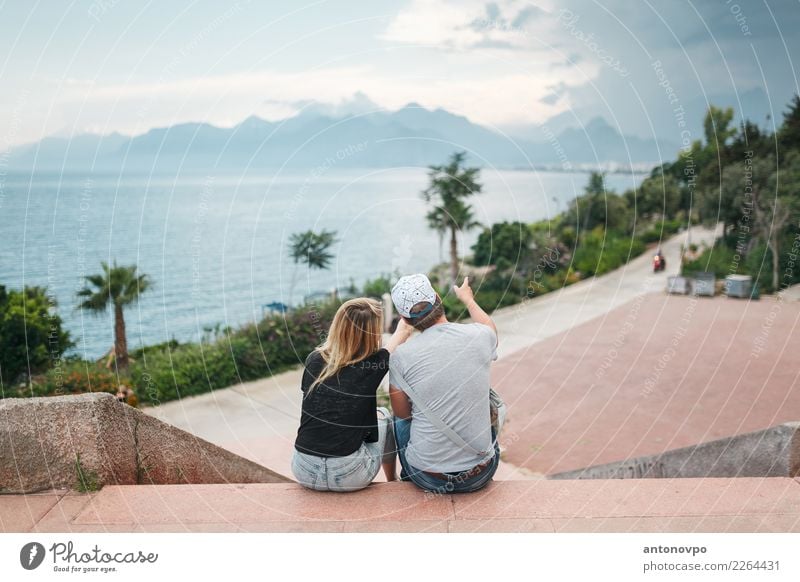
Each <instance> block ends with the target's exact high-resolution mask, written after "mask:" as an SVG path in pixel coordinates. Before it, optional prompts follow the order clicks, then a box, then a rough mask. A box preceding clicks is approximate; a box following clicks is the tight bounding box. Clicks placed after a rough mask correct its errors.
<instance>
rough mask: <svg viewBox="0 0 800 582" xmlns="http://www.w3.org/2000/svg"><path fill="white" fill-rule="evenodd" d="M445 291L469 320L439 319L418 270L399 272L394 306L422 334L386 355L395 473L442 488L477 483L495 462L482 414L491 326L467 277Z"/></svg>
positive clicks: (439, 309)
mask: <svg viewBox="0 0 800 582" xmlns="http://www.w3.org/2000/svg"><path fill="white" fill-rule="evenodd" d="M453 290H454V291H455V294H456V297H458V299H459V300H460V301H461V302H462V303H464V305H465V306H466V307H467V310H468V311H469V315H470V317H471V318H472V321H473V322H474V323H471V324H462V323H451V322H449V321H447V317H445V314H444V308H443V306H442V300H441V298H440V297H439V295H438V294H437V293H436V291H435V290H434V289H433V287H432V286H431V283H430V281H429V280H428V278H427V277H426V276H425V275H421V274H417V275H408V276H405V277H402V278H401V279H400V280H399V281H398V282H397V284H396V285H395V286H394V288H393V289H392V301H393V302H394V305H395V308H396V309H397V312H398V313H399V314H400V316H401V317H402V318H403V319H405V321H406V322H407V323H409V324H411V325H412V326H413V327H414V328H415V329H417V330H418V331H420V332H422V333H420V334H418V335H416V336H415V337H413V338H411V339H410V340H409V341H408V342H406V343H405V344H403V345H401V346H399V347H398V348H397V349H396V350H395V352H394V353H393V354H392V355H391V358H390V361H389V378H390V386H389V394H390V397H391V401H392V409H393V410H394V415H395V420H394V429H395V438H396V439H397V449H398V455H399V457H400V464H401V466H402V471H401V473H400V478H401V479H402V480H404V481H408V480H410V481H412V482H414V483H415V484H416V485H418V486H419V487H421V488H423V489H426V490H428V491H436V492H442V493H449V492H466V491H476V490H478V489H480V488H482V487H484V486H485V485H486V484H487V483H488V482H489V481H491V479H492V476H493V475H494V473H495V472H496V471H497V466H498V464H499V462H500V452H499V448H498V446H497V442H496V435H495V434H494V431H493V430H492V428H491V420H490V412H489V365H490V364H491V362H492V360H493V359H496V357H497V354H496V348H497V328H496V327H495V325H494V322H493V321H492V319H491V318H490V317H489V316H488V315H487V314H486V312H485V311H484V310H483V309H481V307H480V306H479V305H478V304H477V303H476V302H475V298H474V296H473V294H472V289H471V288H470V286H469V279H468V278H464V282H463V284H462V285H461V286H460V287H456V286H454V287H453Z"/></svg>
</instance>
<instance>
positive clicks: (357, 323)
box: [292, 298, 413, 491]
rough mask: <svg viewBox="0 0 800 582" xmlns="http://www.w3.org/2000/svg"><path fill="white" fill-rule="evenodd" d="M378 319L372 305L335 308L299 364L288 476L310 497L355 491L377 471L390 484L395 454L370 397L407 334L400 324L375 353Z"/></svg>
mask: <svg viewBox="0 0 800 582" xmlns="http://www.w3.org/2000/svg"><path fill="white" fill-rule="evenodd" d="M382 320H383V313H382V308H381V304H380V302H378V301H375V300H373V299H366V298H359V299H351V300H349V301H346V302H345V303H343V304H342V306H341V307H339V309H338V311H337V312H336V315H335V316H334V318H333V323H331V326H330V330H329V333H328V337H327V339H326V340H325V342H324V343H323V344H322V345H321V346H319V347H318V348H317V349H316V350H314V351H313V352H311V354H310V355H309V356H308V357H307V358H306V363H305V371H304V372H303V378H302V381H301V390H302V391H303V405H302V414H301V417H300V428H299V429H298V431H297V439H296V440H295V445H294V447H295V451H294V456H293V458H292V472H293V473H294V476H295V478H296V479H297V481H298V482H299V483H300V484H301V485H303V486H304V487H308V488H310V489H315V490H317V491H355V490H357V489H363V488H364V487H366V486H367V485H369V484H370V483H371V482H372V480H373V479H374V478H375V477H376V475H377V474H378V471H379V470H380V468H381V465H383V469H384V473H385V474H386V479H387V480H388V481H394V480H395V479H396V475H395V463H396V450H395V443H394V436H393V430H392V428H393V427H392V421H391V418H392V416H391V413H390V412H389V411H388V410H387V409H386V408H377V405H376V398H375V393H376V391H377V389H378V385H379V384H380V383H381V380H383V377H384V376H385V375H386V372H387V371H388V369H389V354H390V353H391V352H392V351H394V350H395V349H396V348H397V346H399V345H400V344H401V343H403V342H404V341H406V340H407V339H408V337H409V336H410V335H411V332H412V331H413V330H412V328H411V326H409V325H406V324H405V323H402V322H401V323H400V324H399V325H398V326H397V330H396V331H395V332H394V334H393V335H392V336H391V338H390V339H389V341H388V342H387V344H386V346H385V347H383V348H382V347H381V338H382V334H381V329H382Z"/></svg>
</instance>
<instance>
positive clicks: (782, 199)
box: [753, 151, 800, 292]
mask: <svg viewBox="0 0 800 582" xmlns="http://www.w3.org/2000/svg"><path fill="white" fill-rule="evenodd" d="M762 164H763V169H762V170H761V171H762V172H764V173H765V174H767V172H769V174H768V176H769V179H768V181H767V188H764V189H759V190H758V191H756V190H755V183H756V180H755V174H756V168H757V166H756V165H755V164H754V165H753V174H754V179H753V184H754V191H753V197H754V201H755V216H756V223H757V225H758V228H759V231H760V233H761V235H762V237H763V239H764V242H766V243H767V246H768V247H769V250H770V253H771V254H772V289H773V291H776V292H777V291H778V290H779V289H778V279H779V273H780V247H781V238H783V236H784V234H785V228H786V226H787V225H788V224H789V221H790V220H791V219H792V216H793V215H796V214H797V213H798V212H799V211H800V152H798V151H791V152H790V153H789V154H788V155H785V157H784V159H783V161H782V162H781V165H780V169H777V170H776V168H775V158H774V157H768V158H765V160H764V162H762Z"/></svg>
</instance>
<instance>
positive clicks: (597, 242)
mask: <svg viewBox="0 0 800 582" xmlns="http://www.w3.org/2000/svg"><path fill="white" fill-rule="evenodd" d="M644 250H645V244H644V242H642V241H641V240H640V239H638V238H631V237H629V236H627V235H621V234H618V233H615V232H613V231H608V232H606V231H604V230H603V229H602V228H599V227H598V228H595V229H594V230H592V231H591V232H590V233H588V234H587V235H586V236H584V237H583V238H582V239H581V240H580V242H579V243H578V248H577V249H576V250H575V254H574V256H573V263H572V266H573V269H575V270H576V271H579V272H580V273H582V274H583V275H585V276H588V275H602V274H604V273H608V272H609V271H613V270H614V269H616V268H617V267H620V266H622V265H624V264H625V263H627V262H628V261H629V260H630V259H631V258H633V257H636V256H638V255H640V254H642V253H643V252H644Z"/></svg>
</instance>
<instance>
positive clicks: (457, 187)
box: [422, 152, 482, 284]
mask: <svg viewBox="0 0 800 582" xmlns="http://www.w3.org/2000/svg"><path fill="white" fill-rule="evenodd" d="M466 155H467V153H466V152H456V153H454V154H453V155H452V156H451V157H450V160H449V161H448V163H447V164H445V165H441V166H429V169H430V172H429V178H430V185H429V186H428V188H426V189H425V190H424V191H423V192H422V198H423V199H424V200H425V202H428V203H433V205H434V207H433V209H432V210H431V211H430V212H428V214H427V216H426V218H427V219H428V226H430V227H431V228H432V229H433V230H435V231H436V232H437V233H439V234H440V236H441V235H442V233H446V232H448V231H449V232H450V282H451V283H452V284H454V283H455V281H456V277H458V267H459V261H458V239H457V236H458V231H466V230H470V229H472V228H475V227H477V226H480V223H479V222H478V221H476V220H475V217H474V215H473V212H472V207H471V206H470V205H469V204H466V202H465V200H466V199H467V198H469V197H470V196H472V195H473V194H476V193H478V192H480V191H481V188H482V185H481V184H480V183H479V182H478V174H479V173H480V168H464V167H463V163H464V158H466Z"/></svg>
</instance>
